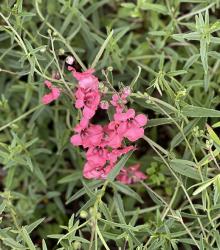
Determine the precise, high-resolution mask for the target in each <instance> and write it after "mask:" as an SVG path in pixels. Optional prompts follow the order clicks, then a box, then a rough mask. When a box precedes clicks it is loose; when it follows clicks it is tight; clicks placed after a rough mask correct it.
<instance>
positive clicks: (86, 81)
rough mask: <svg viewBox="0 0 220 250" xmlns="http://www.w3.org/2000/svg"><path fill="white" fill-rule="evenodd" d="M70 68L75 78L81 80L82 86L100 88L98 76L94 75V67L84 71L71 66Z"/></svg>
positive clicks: (80, 84)
mask: <svg viewBox="0 0 220 250" xmlns="http://www.w3.org/2000/svg"><path fill="white" fill-rule="evenodd" d="M68 69H69V70H70V71H72V74H73V76H74V78H76V79H77V80H78V82H79V86H80V88H84V89H88V88H90V89H98V85H99V81H98V78H97V77H95V76H94V75H93V73H94V72H95V70H94V69H88V70H86V71H84V72H77V71H76V70H75V69H74V68H73V67H71V66H69V67H68Z"/></svg>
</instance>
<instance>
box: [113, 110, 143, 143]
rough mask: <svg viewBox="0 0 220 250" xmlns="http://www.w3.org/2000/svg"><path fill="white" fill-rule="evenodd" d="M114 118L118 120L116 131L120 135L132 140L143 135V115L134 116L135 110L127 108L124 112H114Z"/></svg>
mask: <svg viewBox="0 0 220 250" xmlns="http://www.w3.org/2000/svg"><path fill="white" fill-rule="evenodd" d="M114 119H115V121H117V122H120V125H119V127H118V130H117V131H118V133H119V134H120V135H121V136H124V137H126V138H128V140H130V141H132V142H134V141H136V140H138V139H140V138H142V137H143V135H144V129H143V128H142V127H143V126H144V125H146V124H147V117H146V116H145V115H143V114H140V115H137V116H135V110H134V109H128V111H127V112H125V113H116V114H115V115H114Z"/></svg>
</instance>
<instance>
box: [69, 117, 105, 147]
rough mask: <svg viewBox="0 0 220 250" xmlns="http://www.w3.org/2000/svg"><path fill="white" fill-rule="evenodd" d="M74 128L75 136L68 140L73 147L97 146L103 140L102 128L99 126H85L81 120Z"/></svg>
mask: <svg viewBox="0 0 220 250" xmlns="http://www.w3.org/2000/svg"><path fill="white" fill-rule="evenodd" d="M83 121H84V122H81V123H80V124H78V125H77V126H76V127H75V129H74V130H75V131H76V132H77V134H75V135H73V136H72V137H71V138H70V142H71V143H72V144H73V145H74V146H83V147H84V148H88V147H95V146H99V145H100V143H101V141H102V138H103V134H104V133H103V128H102V126H100V125H93V124H90V125H89V127H87V126H86V125H87V124H86V123H87V122H86V120H83Z"/></svg>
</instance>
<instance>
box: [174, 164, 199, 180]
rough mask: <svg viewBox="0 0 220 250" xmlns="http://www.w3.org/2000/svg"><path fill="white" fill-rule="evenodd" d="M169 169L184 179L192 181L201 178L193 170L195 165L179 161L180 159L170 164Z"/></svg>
mask: <svg viewBox="0 0 220 250" xmlns="http://www.w3.org/2000/svg"><path fill="white" fill-rule="evenodd" d="M170 166H171V168H172V169H173V170H174V171H175V172H177V173H179V174H181V175H183V176H186V177H189V178H191V179H194V180H201V177H200V175H199V173H198V171H197V170H196V169H195V163H194V162H190V161H186V160H181V159H174V160H172V161H171V162H170Z"/></svg>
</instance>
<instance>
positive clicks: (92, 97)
mask: <svg viewBox="0 0 220 250" xmlns="http://www.w3.org/2000/svg"><path fill="white" fill-rule="evenodd" d="M75 96H76V103H75V107H76V108H77V109H80V108H82V109H83V116H84V117H85V118H86V119H91V118H92V117H93V116H94V115H95V112H96V110H97V109H98V106H99V103H100V99H101V96H100V93H99V92H98V91H97V90H94V89H83V88H78V89H77V91H76V93H75Z"/></svg>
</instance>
